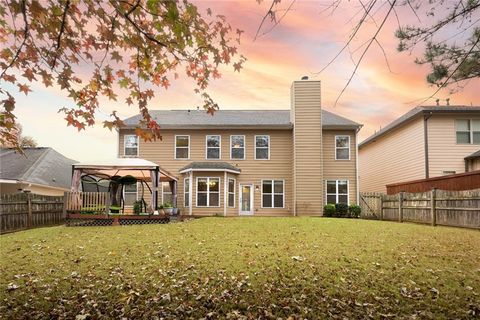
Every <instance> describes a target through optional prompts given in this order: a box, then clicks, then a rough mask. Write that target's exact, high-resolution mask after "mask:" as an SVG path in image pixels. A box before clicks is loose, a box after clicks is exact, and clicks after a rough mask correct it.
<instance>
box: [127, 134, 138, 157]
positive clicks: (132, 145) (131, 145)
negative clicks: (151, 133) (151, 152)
mask: <svg viewBox="0 0 480 320" xmlns="http://www.w3.org/2000/svg"><path fill="white" fill-rule="evenodd" d="M123 147H124V148H123V155H125V156H138V136H137V135H134V134H126V135H125V137H124V145H123Z"/></svg>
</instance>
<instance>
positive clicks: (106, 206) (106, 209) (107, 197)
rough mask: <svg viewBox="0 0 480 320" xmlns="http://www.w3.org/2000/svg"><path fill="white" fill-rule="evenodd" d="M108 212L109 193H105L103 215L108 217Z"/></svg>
mask: <svg viewBox="0 0 480 320" xmlns="http://www.w3.org/2000/svg"><path fill="white" fill-rule="evenodd" d="M109 213H110V193H106V194H105V215H106V216H107V217H108V214H109Z"/></svg>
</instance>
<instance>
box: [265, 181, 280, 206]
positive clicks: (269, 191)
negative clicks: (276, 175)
mask: <svg viewBox="0 0 480 320" xmlns="http://www.w3.org/2000/svg"><path fill="white" fill-rule="evenodd" d="M284 204H285V186H284V181H283V180H262V208H283V207H284Z"/></svg>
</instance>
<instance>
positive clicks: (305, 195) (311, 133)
mask: <svg viewBox="0 0 480 320" xmlns="http://www.w3.org/2000/svg"><path fill="white" fill-rule="evenodd" d="M292 97H293V100H292V112H293V113H294V117H293V118H294V119H295V120H294V121H295V123H294V130H293V137H294V146H295V148H294V163H293V167H294V176H295V181H294V190H295V191H294V192H295V195H294V198H295V202H296V204H295V205H296V214H297V215H321V214H322V212H323V196H322V195H323V189H324V188H323V175H322V173H323V156H322V112H321V97H320V81H295V82H294V83H293V85H292Z"/></svg>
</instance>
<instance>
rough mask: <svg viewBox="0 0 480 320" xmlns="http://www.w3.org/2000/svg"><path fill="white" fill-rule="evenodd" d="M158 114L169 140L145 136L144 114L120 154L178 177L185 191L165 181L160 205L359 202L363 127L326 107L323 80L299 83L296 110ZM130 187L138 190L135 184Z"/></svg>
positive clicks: (307, 211)
mask: <svg viewBox="0 0 480 320" xmlns="http://www.w3.org/2000/svg"><path fill="white" fill-rule="evenodd" d="M151 114H152V115H153V117H154V118H155V119H156V120H157V121H158V123H159V124H160V126H161V128H162V140H161V141H155V142H144V141H143V140H141V139H139V138H138V137H137V136H136V135H135V131H134V128H135V127H136V126H137V125H138V122H139V120H140V116H134V117H132V118H128V119H126V120H125V125H126V126H125V127H124V128H121V129H120V130H119V156H120V157H139V158H143V159H147V160H150V161H152V162H155V163H157V164H158V165H159V166H161V168H162V169H163V170H166V171H168V172H169V173H170V174H171V175H173V176H175V177H177V179H178V184H177V188H176V189H177V190H178V192H176V190H171V188H170V184H169V183H163V185H162V186H161V188H162V190H161V191H160V192H159V203H162V202H163V203H164V202H167V201H172V202H176V203H177V207H178V208H179V210H180V213H181V214H182V215H195V216H204V215H221V216H238V215H256V216H295V215H298V216H300V215H322V214H323V206H324V204H325V203H326V202H330V203H347V204H355V203H357V199H358V183H357V132H358V130H359V129H360V127H361V125H359V124H358V123H356V122H353V121H350V120H348V119H346V118H343V117H340V116H338V115H335V114H333V113H330V112H328V111H325V110H322V108H321V99H320V82H319V81H308V80H303V81H295V82H294V83H293V84H292V88H291V109H290V110H264V111H260V110H235V111H234V110H220V111H217V112H216V113H215V115H214V116H211V115H208V114H206V113H205V112H204V111H199V110H172V111H151ZM174 189H175V188H174ZM126 192H127V193H132V194H135V192H136V190H135V185H133V186H132V187H131V188H130V190H126ZM125 198H127V197H125ZM175 200H176V201H175Z"/></svg>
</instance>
